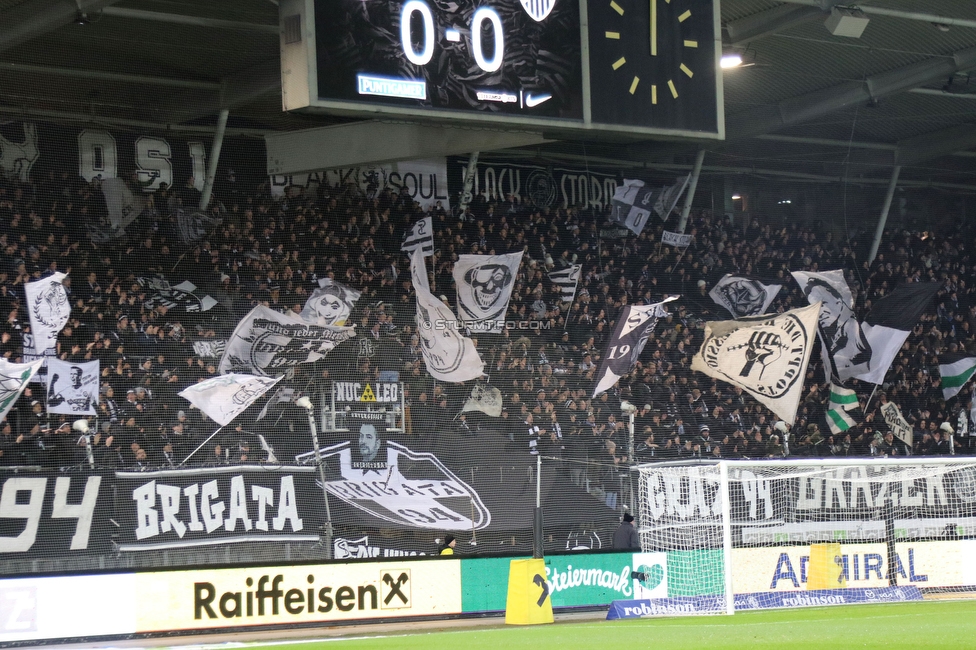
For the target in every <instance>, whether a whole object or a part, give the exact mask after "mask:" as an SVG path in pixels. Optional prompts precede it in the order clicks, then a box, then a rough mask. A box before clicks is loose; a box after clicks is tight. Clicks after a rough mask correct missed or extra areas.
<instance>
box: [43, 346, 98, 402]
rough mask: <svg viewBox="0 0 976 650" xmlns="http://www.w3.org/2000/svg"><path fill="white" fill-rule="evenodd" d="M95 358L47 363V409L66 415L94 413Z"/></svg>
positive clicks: (96, 392) (96, 384)
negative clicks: (82, 361)
mask: <svg viewBox="0 0 976 650" xmlns="http://www.w3.org/2000/svg"><path fill="white" fill-rule="evenodd" d="M98 373H99V363H98V361H89V362H88V363H69V362H68V361H61V360H60V359H49V360H48V362H47V411H48V413H64V414H67V415H97V414H98V411H97V410H96V409H97V407H98V377H99V374H98Z"/></svg>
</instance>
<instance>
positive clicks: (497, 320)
mask: <svg viewBox="0 0 976 650" xmlns="http://www.w3.org/2000/svg"><path fill="white" fill-rule="evenodd" d="M521 263H522V252H521V251H519V252H518V253H509V254H508V255H461V256H460V257H459V258H458V261H457V262H455V263H454V283H455V285H456V286H457V295H458V306H457V309H458V316H460V317H461V320H462V321H463V322H464V324H465V325H467V326H468V327H470V328H472V329H473V330H477V331H478V332H493V333H498V332H501V331H502V329H503V327H504V325H505V314H506V312H508V301H509V299H510V298H511V297H512V288H513V287H514V286H515V275H516V274H517V273H518V268H519V264H521Z"/></svg>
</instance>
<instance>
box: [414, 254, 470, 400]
mask: <svg viewBox="0 0 976 650" xmlns="http://www.w3.org/2000/svg"><path fill="white" fill-rule="evenodd" d="M410 274H411V277H412V279H413V287H414V291H415V292H416V293H417V334H418V335H419V336H420V352H421V353H422V354H423V357H424V364H425V365H426V366H427V372H429V373H430V374H431V375H432V376H433V377H434V379H440V380H441V381H450V382H455V383H460V382H462V381H468V380H469V379H477V378H478V377H480V376H481V375H482V374H484V370H485V364H484V361H482V360H481V356H480V355H479V354H478V350H477V349H476V348H475V346H474V341H472V340H471V339H469V338H468V337H466V336H464V335H463V334H461V332H459V331H458V330H457V328H456V326H455V323H456V319H455V317H454V312H452V311H451V308H450V307H448V306H447V305H445V304H444V303H443V302H441V301H440V300H438V299H437V297H436V296H434V294H432V293H431V292H430V288H429V285H428V282H427V270H426V269H425V268H424V257H423V253H422V252H421V250H420V249H419V248H416V249H414V251H413V256H412V257H411V259H410Z"/></svg>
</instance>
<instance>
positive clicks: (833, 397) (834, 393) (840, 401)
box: [827, 384, 859, 411]
mask: <svg viewBox="0 0 976 650" xmlns="http://www.w3.org/2000/svg"><path fill="white" fill-rule="evenodd" d="M858 406H859V405H858V403H857V395H856V394H855V393H854V391H853V390H852V389H850V388H844V387H843V386H837V385H836V384H831V385H830V404H829V405H828V406H827V408H829V409H831V410H839V409H844V410H845V411H853V410H854V409H856V408H857V407H858Z"/></svg>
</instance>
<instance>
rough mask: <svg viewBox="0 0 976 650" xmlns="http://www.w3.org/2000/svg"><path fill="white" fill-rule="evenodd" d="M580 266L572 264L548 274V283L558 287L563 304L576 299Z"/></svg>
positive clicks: (581, 266) (581, 267)
mask: <svg viewBox="0 0 976 650" xmlns="http://www.w3.org/2000/svg"><path fill="white" fill-rule="evenodd" d="M582 269H583V265H582V264H573V265H571V266H568V267H566V268H565V269H562V270H559V271H550V272H549V281H550V282H552V283H553V284H554V285H556V286H557V287H559V293H560V294H561V295H562V299H563V302H573V301H574V300H575V299H576V288H577V287H578V286H579V279H580V271H581V270H582Z"/></svg>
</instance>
